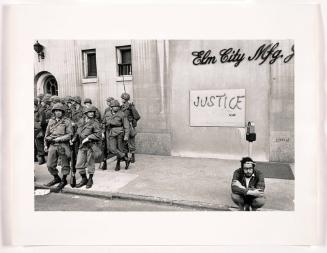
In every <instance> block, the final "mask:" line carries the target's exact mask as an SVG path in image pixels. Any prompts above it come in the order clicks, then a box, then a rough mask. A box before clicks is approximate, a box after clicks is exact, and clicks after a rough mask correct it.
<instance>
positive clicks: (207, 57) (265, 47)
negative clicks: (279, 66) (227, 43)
mask: <svg viewBox="0 0 327 253" xmlns="http://www.w3.org/2000/svg"><path fill="white" fill-rule="evenodd" d="M278 47H279V42H277V43H270V44H262V45H261V46H260V47H259V48H258V49H257V50H256V51H255V53H254V54H252V55H250V56H246V54H245V53H243V52H242V51H241V49H234V48H232V47H230V48H224V49H222V50H220V51H219V56H217V57H216V56H215V55H212V52H211V50H207V51H204V50H201V51H193V52H192V55H193V56H194V58H193V61H192V62H193V65H205V64H215V63H217V61H218V60H219V61H220V62H221V63H234V67H238V66H239V65H240V64H241V62H243V61H244V60H247V61H258V64H259V65H261V64H263V63H265V62H266V61H268V62H269V64H274V63H275V62H276V61H277V60H278V59H282V61H283V62H284V63H287V62H289V61H290V60H292V58H293V57H294V45H293V46H292V47H291V52H290V53H289V54H287V55H284V54H283V51H282V50H281V49H279V48H278Z"/></svg>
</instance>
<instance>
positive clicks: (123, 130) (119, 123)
mask: <svg viewBox="0 0 327 253" xmlns="http://www.w3.org/2000/svg"><path fill="white" fill-rule="evenodd" d="M111 108H112V115H111V116H110V117H106V119H105V127H106V129H109V130H108V136H109V151H110V153H112V154H114V155H116V156H117V163H116V168H115V170H116V171H118V170H120V162H121V161H122V160H123V161H125V163H126V166H125V169H126V170H127V169H128V166H129V163H130V159H129V158H128V156H126V154H125V153H124V152H123V151H124V142H127V141H128V137H129V124H128V120H127V118H126V116H125V114H124V113H123V112H122V111H120V105H119V102H118V101H117V100H113V101H112V102H111Z"/></svg>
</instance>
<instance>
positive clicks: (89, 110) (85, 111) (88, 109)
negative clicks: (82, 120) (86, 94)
mask: <svg viewBox="0 0 327 253" xmlns="http://www.w3.org/2000/svg"><path fill="white" fill-rule="evenodd" d="M96 111H97V108H96V107H95V106H94V105H91V106H89V107H86V108H85V109H84V113H85V114H86V113H88V112H94V113H95V112H96Z"/></svg>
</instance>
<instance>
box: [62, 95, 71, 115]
mask: <svg viewBox="0 0 327 253" xmlns="http://www.w3.org/2000/svg"><path fill="white" fill-rule="evenodd" d="M63 100H64V105H65V107H66V113H65V116H66V117H67V118H69V119H71V118H72V97H71V96H66V97H65V98H64V99H63Z"/></svg>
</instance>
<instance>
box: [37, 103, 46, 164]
mask: <svg viewBox="0 0 327 253" xmlns="http://www.w3.org/2000/svg"><path fill="white" fill-rule="evenodd" d="M34 106H35V107H36V108H35V109H34V154H35V156H36V157H37V160H38V162H39V164H40V165H41V164H43V163H45V159H44V155H45V153H44V145H43V142H44V128H45V125H46V122H45V115H44V112H42V111H41V110H40V107H39V106H38V101H37V100H34Z"/></svg>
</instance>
